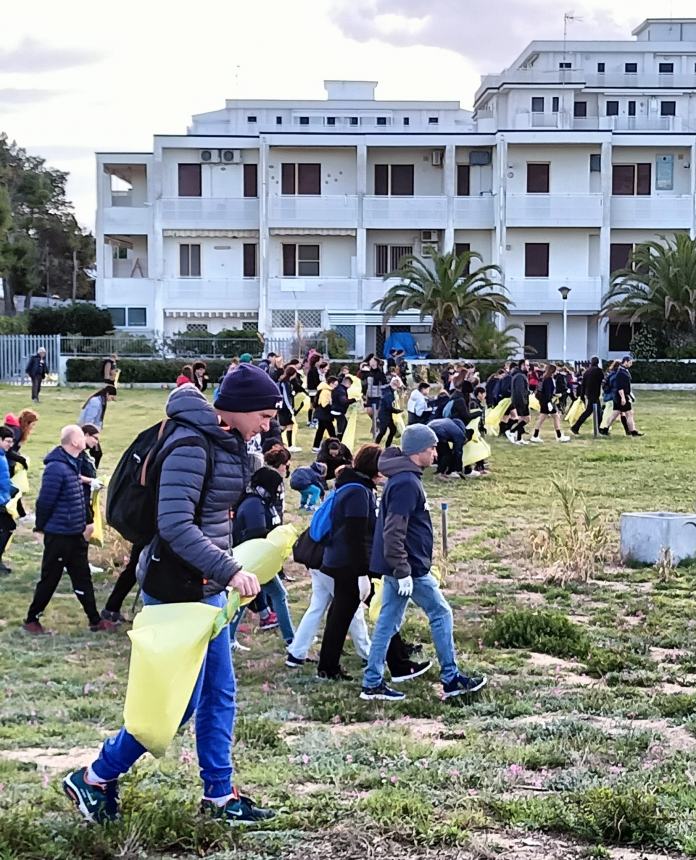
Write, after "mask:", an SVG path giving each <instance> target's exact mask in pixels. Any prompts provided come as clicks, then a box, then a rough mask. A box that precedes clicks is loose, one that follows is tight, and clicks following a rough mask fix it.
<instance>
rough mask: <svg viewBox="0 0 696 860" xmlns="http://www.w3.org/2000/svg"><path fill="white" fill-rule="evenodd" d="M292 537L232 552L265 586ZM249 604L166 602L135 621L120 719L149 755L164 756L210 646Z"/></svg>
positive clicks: (233, 598) (233, 595) (283, 532)
mask: <svg viewBox="0 0 696 860" xmlns="http://www.w3.org/2000/svg"><path fill="white" fill-rule="evenodd" d="M274 533H275V534H274ZM271 535H273V538H272V539H271ZM296 537H297V533H296V531H295V529H294V528H293V527H292V526H291V525H284V526H279V527H278V528H277V529H274V530H273V531H272V532H271V533H270V534H269V536H268V537H267V538H255V539H254V540H250V541H246V542H245V543H243V544H240V545H239V546H237V547H235V548H234V557H235V560H236V561H238V562H239V563H240V564H241V565H242V566H243V568H244V570H246V571H248V572H249V573H253V574H255V575H256V576H257V577H258V579H259V582H261V583H262V584H263V583H265V582H268V581H270V580H271V579H273V577H274V576H275V575H276V573H278V571H279V570H280V568H281V567H282V565H283V562H284V561H285V560H286V559H287V558H288V556H289V555H290V553H291V552H292V544H293V543H294V540H295V539H296ZM250 600H251V598H245V599H244V600H243V601H240V598H239V594H237V592H235V591H231V592H230V597H229V600H228V602H227V605H226V606H225V608H224V609H220V608H218V607H216V606H208V605H207V604H205V603H168V604H162V605H157V606H145V607H143V609H142V611H141V612H139V613H138V615H137V616H136V618H135V621H134V622H133V628H132V630H131V631H130V632H129V633H128V636H129V637H130V640H131V660H130V668H129V670H128V688H127V690H126V702H125V705H124V708H123V719H124V725H125V727H126V729H127V730H128V731H129V732H130V733H131V734H132V735H133V737H135V738H136V739H137V740H138V741H140V743H141V744H142V745H143V746H144V747H146V749H148V750H149V752H151V753H152V755H154V756H161V755H164V753H165V751H166V749H167V747H168V746H169V744H170V743H171V741H172V739H173V737H174V735H175V734H176V732H177V730H178V728H179V726H180V724H181V720H182V717H183V716H184V712H185V711H186V707H187V705H188V703H189V700H190V698H191V694H192V692H193V690H194V687H195V685H196V680H197V678H198V675H199V674H200V671H201V666H202V665H203V660H204V658H205V654H206V650H207V647H208V643H209V642H210V640H211V639H214V638H215V637H216V636H217V635H218V634H219V633H220V632H221V630H222V629H223V627H225V625H226V624H228V623H229V622H230V621H231V620H232V618H234V616H235V614H236V612H237V610H238V609H239V606H240V604H241V603H242V602H245V603H248V602H249V601H250Z"/></svg>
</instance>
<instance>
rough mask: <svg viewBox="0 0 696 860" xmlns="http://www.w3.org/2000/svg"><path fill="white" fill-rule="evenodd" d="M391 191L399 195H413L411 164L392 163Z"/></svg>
mask: <svg viewBox="0 0 696 860" xmlns="http://www.w3.org/2000/svg"><path fill="white" fill-rule="evenodd" d="M391 193H392V194H393V195H396V196H399V197H412V196H413V165H412V164H392V166H391Z"/></svg>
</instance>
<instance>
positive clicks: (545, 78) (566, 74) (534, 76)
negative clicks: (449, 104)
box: [474, 69, 587, 104]
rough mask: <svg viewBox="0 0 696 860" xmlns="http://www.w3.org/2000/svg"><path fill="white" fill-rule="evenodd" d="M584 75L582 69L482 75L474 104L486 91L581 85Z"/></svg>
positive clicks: (524, 70)
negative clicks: (506, 88) (521, 87)
mask: <svg viewBox="0 0 696 860" xmlns="http://www.w3.org/2000/svg"><path fill="white" fill-rule="evenodd" d="M586 77H587V76H586V75H585V73H584V71H583V70H582V69H550V70H549V71H543V70H541V69H505V71H503V72H500V73H499V74H496V75H482V76H481V84H480V86H479V88H478V90H476V95H475V96H474V104H476V103H477V102H478V100H479V99H480V98H481V96H482V95H483V94H484V93H485V92H486V90H491V89H493V90H499V89H502V88H503V87H506V86H516V87H518V86H520V85H522V86H532V85H534V84H541V85H543V86H545V87H548V86H552V85H554V84H555V85H557V86H568V85H569V84H575V85H576V86H577V85H582V84H583V83H584V82H585V79H586Z"/></svg>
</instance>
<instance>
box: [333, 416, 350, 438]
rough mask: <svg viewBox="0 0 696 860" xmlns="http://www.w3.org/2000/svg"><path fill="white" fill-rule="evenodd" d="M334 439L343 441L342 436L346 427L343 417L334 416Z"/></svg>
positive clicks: (346, 420) (344, 417)
mask: <svg viewBox="0 0 696 860" xmlns="http://www.w3.org/2000/svg"><path fill="white" fill-rule="evenodd" d="M335 417H336V437H337V438H338V439H343V434H344V433H345V432H346V427H347V426H348V419H347V418H346V416H345V415H336V416H335Z"/></svg>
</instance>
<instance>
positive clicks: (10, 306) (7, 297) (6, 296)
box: [2, 274, 17, 317]
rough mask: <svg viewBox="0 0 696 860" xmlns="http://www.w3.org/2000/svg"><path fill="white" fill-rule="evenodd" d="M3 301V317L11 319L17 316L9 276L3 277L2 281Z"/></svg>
mask: <svg viewBox="0 0 696 860" xmlns="http://www.w3.org/2000/svg"><path fill="white" fill-rule="evenodd" d="M2 293H3V301H4V305H5V311H4V312H5V316H8V317H13V316H16V315H17V309H16V308H15V303H14V289H13V287H12V280H11V278H10V276H9V275H7V274H6V275H5V277H4V278H3V281H2Z"/></svg>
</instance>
